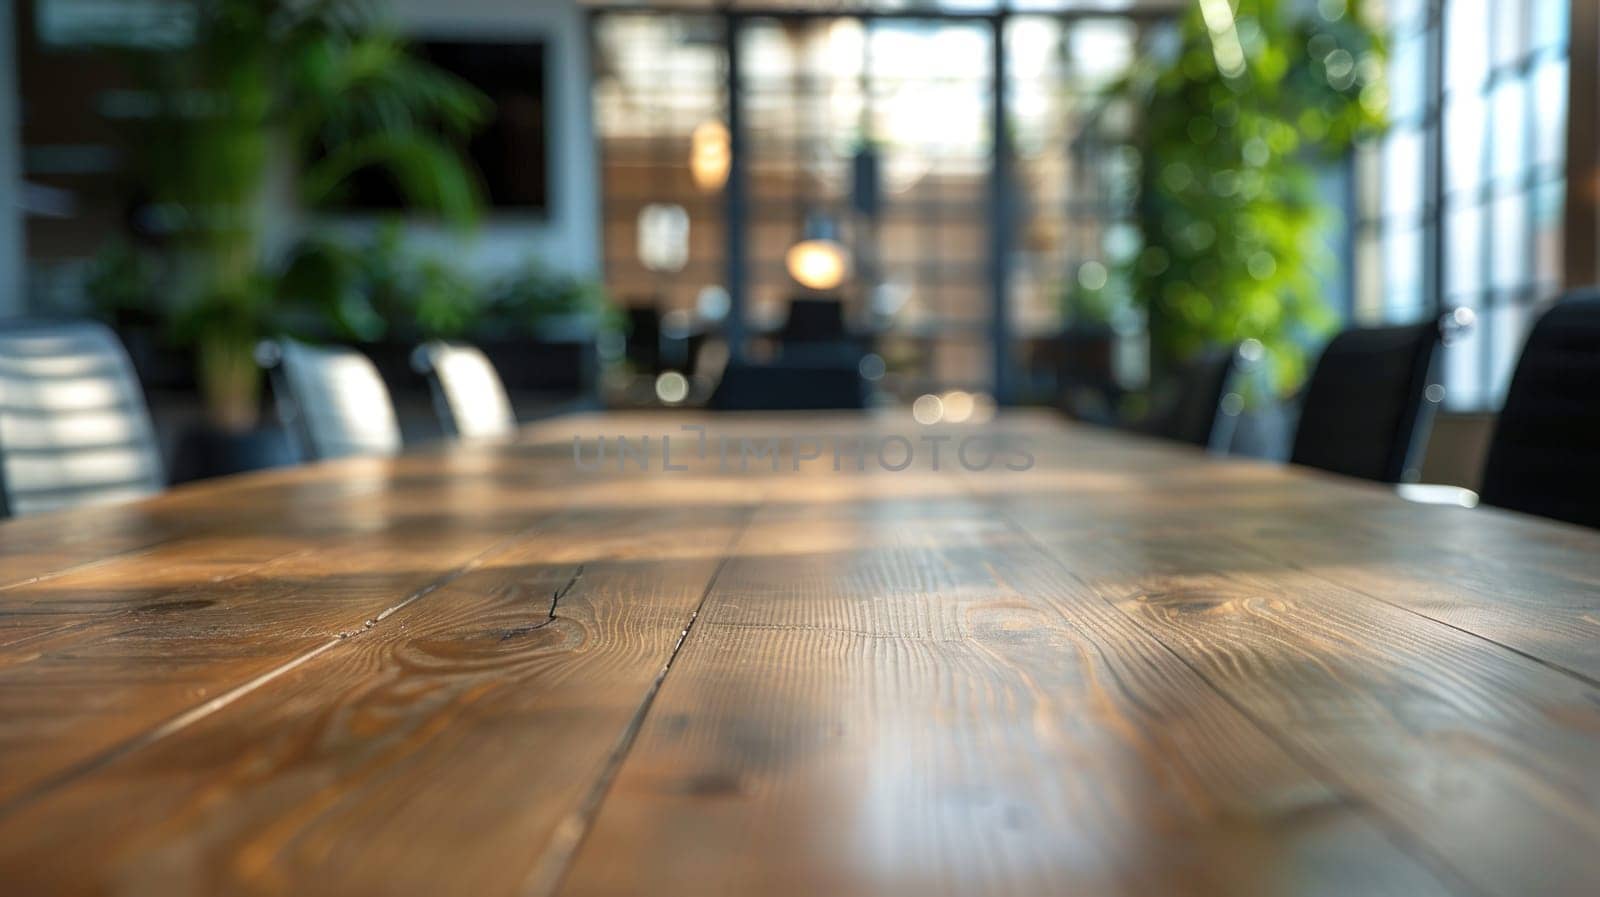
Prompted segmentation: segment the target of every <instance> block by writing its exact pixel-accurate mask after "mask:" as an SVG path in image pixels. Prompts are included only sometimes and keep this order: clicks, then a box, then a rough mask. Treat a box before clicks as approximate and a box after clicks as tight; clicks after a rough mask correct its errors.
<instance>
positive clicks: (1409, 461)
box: [1289, 323, 1439, 483]
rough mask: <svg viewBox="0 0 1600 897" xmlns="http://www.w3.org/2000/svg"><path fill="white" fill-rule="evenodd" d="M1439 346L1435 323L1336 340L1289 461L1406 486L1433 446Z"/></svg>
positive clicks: (1320, 367)
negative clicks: (1433, 374) (1432, 389)
mask: <svg viewBox="0 0 1600 897" xmlns="http://www.w3.org/2000/svg"><path fill="white" fill-rule="evenodd" d="M1438 346H1439V328H1438V325H1436V324H1433V323H1428V324H1416V325H1411V326H1405V327H1376V328H1365V329H1353V330H1346V331H1345V332H1344V333H1341V334H1339V335H1338V336H1336V337H1334V338H1333V341H1332V342H1330V343H1328V346H1327V348H1326V349H1324V350H1323V351H1322V357H1321V358H1320V359H1318V360H1317V366H1316V370H1314V371H1313V372H1312V374H1311V381H1310V384H1309V385H1308V386H1307V388H1306V392H1305V399H1304V401H1303V403H1302V405H1301V410H1300V423H1299V426H1298V428H1297V429H1296V430H1295V438H1294V449H1293V451H1292V452H1291V453H1290V455H1289V460H1290V461H1291V462H1292V463H1295V464H1303V465H1306V466H1308V467H1317V468H1321V469H1322V470H1326V471H1330V472H1332V473H1339V474H1344V475H1346V476H1352V477H1360V478H1362V479H1367V480H1376V481H1378V482H1381V483H1399V482H1401V481H1402V480H1404V479H1406V477H1407V471H1409V470H1413V469H1414V468H1415V466H1416V465H1417V463H1418V462H1419V461H1420V458H1421V453H1422V450H1423V449H1424V448H1425V447H1426V446H1427V441H1428V435H1427V431H1428V428H1429V426H1430V425H1431V423H1432V414H1431V411H1432V407H1433V403H1432V402H1431V401H1430V400H1429V399H1428V396H1427V391H1428V377H1429V373H1430V371H1431V370H1432V367H1433V358H1434V355H1435V354H1436V353H1437V350H1438Z"/></svg>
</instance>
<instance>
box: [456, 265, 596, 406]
mask: <svg viewBox="0 0 1600 897" xmlns="http://www.w3.org/2000/svg"><path fill="white" fill-rule="evenodd" d="M620 327H621V313H620V312H619V311H618V309H617V308H616V307H615V306H614V305H612V303H611V302H610V300H609V298H608V297H607V296H606V293H605V289H604V288H603V287H602V286H601V285H600V284H599V283H598V282H596V281H593V280H590V279H587V278H583V277H579V276H577V275H573V274H569V273H566V272H562V271H557V270H555V269H553V268H551V267H550V266H548V265H547V264H545V263H544V262H543V261H541V260H539V259H531V260H529V261H528V262H527V263H525V264H524V265H522V266H521V267H520V268H518V269H517V270H515V271H512V272H510V273H508V274H506V275H504V276H502V277H501V278H499V279H498V280H497V281H496V282H495V283H494V284H493V285H492V286H491V287H490V289H489V292H488V297H487V302H486V306H485V308H484V310H483V313H482V316H481V318H480V319H479V322H478V326H477V327H476V329H475V342H477V344H478V345H479V346H480V347H481V348H482V349H483V350H484V352H485V353H487V354H488V356H489V358H490V359H491V360H492V361H493V362H494V363H495V366H496V367H497V368H498V369H499V370H500V373H501V375H502V376H503V377H505V379H506V382H507V385H508V386H510V387H511V388H513V389H528V390H561V391H574V392H581V391H586V390H588V389H590V388H592V387H593V386H594V385H595V384H596V383H597V382H598V374H599V340H600V339H601V337H602V335H603V334H605V333H607V332H609V331H616V330H618V329H619V328H620Z"/></svg>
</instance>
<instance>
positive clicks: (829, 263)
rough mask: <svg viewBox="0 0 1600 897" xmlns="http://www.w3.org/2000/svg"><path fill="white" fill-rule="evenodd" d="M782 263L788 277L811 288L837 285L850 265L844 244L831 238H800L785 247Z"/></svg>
mask: <svg viewBox="0 0 1600 897" xmlns="http://www.w3.org/2000/svg"><path fill="white" fill-rule="evenodd" d="M784 264H785V265H786V266H787V267H788V269H789V276H790V277H793V278H794V279H795V281H796V282H798V283H799V284H800V285H801V286H804V287H807V288H810V289H813V290H831V289H834V288H836V287H838V286H839V284H841V283H843V282H844V277H845V274H846V273H847V272H848V270H849V267H850V265H849V262H848V261H847V260H846V259H845V252H844V247H843V246H840V245H839V244H838V243H837V242H835V241H833V240H801V241H800V242H799V243H796V244H794V245H793V246H791V247H789V252H788V254H787V255H785V256H784Z"/></svg>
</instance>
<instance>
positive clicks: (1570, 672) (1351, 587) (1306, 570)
mask: <svg viewBox="0 0 1600 897" xmlns="http://www.w3.org/2000/svg"><path fill="white" fill-rule="evenodd" d="M1220 538H1222V540H1223V541H1225V542H1227V543H1228V544H1229V545H1231V546H1233V547H1234V548H1237V549H1240V550H1242V551H1247V552H1249V553H1251V554H1254V555H1255V556H1256V557H1258V558H1260V559H1262V560H1264V561H1268V562H1270V563H1274V564H1279V565H1281V566H1283V567H1287V568H1288V569H1290V570H1295V571H1297V572H1300V573H1303V574H1305V575H1307V576H1310V577H1313V578H1315V579H1320V580H1322V581H1323V582H1325V583H1327V584H1328V585H1331V586H1333V587H1334V588H1338V589H1344V590H1345V591H1347V592H1353V593H1355V594H1357V595H1360V596H1362V597H1363V598H1367V599H1369V600H1371V601H1376V602H1378V603H1379V604H1382V605H1386V606H1388V607H1392V608H1394V609H1395V610H1399V611H1404V612H1405V613H1408V614H1411V615H1412V616H1414V617H1417V618H1419V619H1423V620H1427V621H1428V622H1430V623H1437V624H1439V625H1440V626H1443V627H1445V628H1446V629H1453V630H1455V631H1456V632H1459V633H1461V634H1462V635H1467V636H1471V637H1472V638H1475V639H1478V640H1479V641H1483V642H1487V643H1488V644H1490V645H1493V646H1494V647H1496V648H1500V649H1503V650H1505V651H1509V652H1511V653H1512V654H1515V655H1516V656H1518V657H1521V658H1523V659H1524V660H1529V661H1532V662H1534V663H1536V664H1538V665H1539V666H1542V667H1545V668H1546V669H1549V670H1551V671H1552V672H1556V673H1560V674H1562V675H1564V676H1568V677H1571V678H1573V679H1576V680H1578V681H1579V682H1581V683H1583V684H1584V685H1587V686H1589V687H1590V688H1600V678H1596V677H1594V676H1591V675H1589V674H1588V673H1585V672H1583V671H1581V670H1575V669H1572V668H1571V667H1568V666H1565V665H1563V664H1559V663H1556V662H1555V661H1553V660H1546V659H1545V658H1543V657H1540V656H1538V655H1537V654H1532V653H1530V652H1528V651H1524V650H1522V649H1521V648H1518V647H1515V646H1513V645H1508V644H1506V643H1505V642H1502V641H1500V640H1498V639H1495V638H1491V637H1489V636H1487V635H1484V634H1483V633H1481V632H1474V631H1472V630H1471V629H1467V628H1466V627H1464V626H1458V625H1456V624H1455V623H1451V622H1450V621H1448V620H1441V619H1439V618H1438V617H1435V616H1432V615H1431V614H1425V613H1423V612H1422V611H1420V610H1417V609H1416V608H1412V607H1407V606H1406V605H1404V604H1400V603H1398V602H1395V601H1390V600H1389V599H1387V598H1385V597H1383V596H1382V595H1377V594H1374V593H1372V592H1369V591H1367V590H1366V589H1365V588H1363V587H1361V586H1358V585H1356V584H1354V583H1349V582H1343V581H1341V580H1338V579H1335V578H1333V577H1332V576H1329V575H1327V574H1326V573H1323V572H1321V571H1319V570H1317V569H1314V568H1310V567H1303V566H1301V565H1300V564H1297V563H1295V562H1293V561H1288V560H1284V559H1282V558H1278V557H1274V556H1272V555H1270V554H1268V553H1266V552H1264V551H1262V550H1260V549H1259V548H1256V547H1254V546H1252V545H1250V544H1248V543H1246V542H1241V541H1238V540H1236V539H1233V538H1230V537H1227V536H1223V537H1220ZM1469 607H1470V605H1469Z"/></svg>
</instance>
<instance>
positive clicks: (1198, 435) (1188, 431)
mask: <svg viewBox="0 0 1600 897" xmlns="http://www.w3.org/2000/svg"><path fill="white" fill-rule="evenodd" d="M1239 370H1240V359H1239V347H1238V346H1237V345H1232V346H1227V347H1225V348H1221V349H1217V350H1214V351H1210V352H1205V353H1203V354H1201V355H1199V356H1197V357H1195V358H1193V359H1191V360H1189V361H1186V362H1184V363H1183V364H1180V365H1178V366H1176V367H1175V368H1174V369H1173V370H1172V371H1171V372H1169V376H1168V378H1167V379H1168V385H1169V386H1170V388H1171V391H1170V393H1169V394H1168V395H1167V396H1166V400H1167V402H1166V406H1165V407H1164V408H1162V409H1161V410H1160V412H1158V413H1157V414H1156V415H1155V418H1154V420H1153V421H1152V424H1153V425H1152V427H1151V428H1150V430H1151V432H1153V433H1155V434H1156V435H1158V436H1162V437H1164V438H1167V439H1172V440H1175V441H1177V442H1186V443H1188V444H1190V445H1197V446H1200V447H1201V448H1225V446H1224V445H1222V443H1223V441H1224V436H1225V435H1227V433H1228V431H1229V428H1228V427H1226V426H1224V424H1225V423H1226V422H1227V421H1228V420H1230V419H1231V418H1230V416H1229V415H1228V414H1226V413H1225V412H1224V410H1223V407H1222V405H1223V401H1222V400H1223V397H1224V396H1226V395H1227V393H1228V388H1229V387H1230V386H1231V385H1233V382H1234V378H1235V376H1236V375H1237V374H1238V372H1239ZM1235 413H1237V409H1235Z"/></svg>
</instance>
